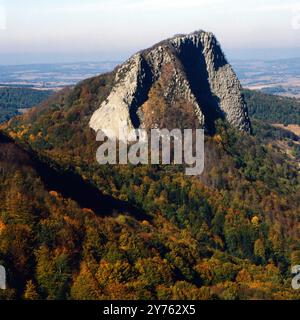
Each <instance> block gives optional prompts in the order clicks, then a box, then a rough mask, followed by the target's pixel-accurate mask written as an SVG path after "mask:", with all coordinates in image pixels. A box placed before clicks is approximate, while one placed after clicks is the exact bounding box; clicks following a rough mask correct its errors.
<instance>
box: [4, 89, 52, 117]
mask: <svg viewBox="0 0 300 320" xmlns="http://www.w3.org/2000/svg"><path fill="white" fill-rule="evenodd" d="M51 93H52V91H40V90H34V89H27V88H0V123H1V122H4V121H6V120H8V119H9V118H11V117H13V116H15V115H17V114H18V113H19V110H20V109H27V108H31V107H33V106H34V105H37V104H39V103H41V102H42V101H44V100H45V99H47V98H48V97H49V96H50V95H51Z"/></svg>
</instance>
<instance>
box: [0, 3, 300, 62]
mask: <svg viewBox="0 0 300 320" xmlns="http://www.w3.org/2000/svg"><path fill="white" fill-rule="evenodd" d="M199 29H203V30H206V31H210V32H213V33H214V34H215V35H216V37H217V39H218V40H219V42H220V43H221V45H222V47H223V50H224V52H225V54H226V56H227V57H228V59H229V60H236V59H242V60H243V59H245V60H247V59H253V60H255V59H265V60H273V59H285V58H293V57H300V47H299V46H300V3H299V1H298V0H287V1H285V2H284V3H283V2H282V1H279V0H264V1H262V0H260V1H259V0H252V1H250V0H245V1H243V2H240V1H237V0H227V1H224V0H185V1H184V2H182V1H179V0H98V1H96V0H86V1H82V0H81V1H80V0H72V1H71V0H60V1H58V0H52V1H37V0H28V1H26V2H25V1H19V0H10V1H8V0H0V43H1V53H0V64H1V65H5V64H10V65H17V64H34V63H68V62H70V63H74V62H79V61H80V62H87V61H95V62H98V61H123V60H125V59H126V58H128V57H129V56H131V55H132V54H133V53H135V52H136V51H138V50H141V49H143V48H147V47H149V46H151V45H153V44H154V43H156V42H159V41H161V40H163V39H165V38H168V37H171V36H173V35H174V34H178V33H189V32H192V31H194V30H199Z"/></svg>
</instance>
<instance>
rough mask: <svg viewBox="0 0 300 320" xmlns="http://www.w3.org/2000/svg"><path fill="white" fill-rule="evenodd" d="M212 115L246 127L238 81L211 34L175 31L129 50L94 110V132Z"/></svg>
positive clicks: (185, 122) (205, 122)
mask: <svg viewBox="0 0 300 320" xmlns="http://www.w3.org/2000/svg"><path fill="white" fill-rule="evenodd" d="M217 118H224V119H226V120H227V121H228V122H229V123H230V124H231V125H233V126H235V127H236V128H238V129H240V130H243V131H249V130H250V121H249V118H248V114H247V108H246V106H245V103H244V100H243V97H242V94H241V85H240V82H239V80H238V78H237V76H236V74H235V73H234V71H233V69H232V67H231V66H230V64H229V63H228V62H227V60H226V58H225V56H224V54H223V52H222V49H221V47H220V45H219V43H218V41H217V40H216V38H215V37H214V35H213V34H212V33H208V32H204V31H197V32H194V33H191V34H188V35H176V36H174V37H173V38H170V39H167V40H164V41H162V42H160V43H158V44H156V45H154V46H153V47H151V48H149V49H146V50H143V51H140V52H138V53H137V54H135V55H133V56H132V57H131V58H130V59H129V60H127V61H126V62H125V63H124V64H123V65H121V66H120V67H119V68H118V70H117V73H116V77H115V82H114V86H113V88H112V90H111V93H110V95H109V96H108V98H107V99H106V101H104V102H103V103H102V104H101V105H100V106H99V109H98V110H96V111H95V113H94V114H93V116H92V118H91V120H90V127H91V128H93V129H94V130H95V131H98V130H100V129H101V130H105V129H110V130H112V131H113V132H115V133H116V135H118V133H119V129H120V128H122V129H124V130H125V129H133V128H138V127H141V128H154V127H164V128H166V127H173V128H174V127H177V128H178V127H180V126H181V127H183V128H184V127H185V128H192V127H191V126H192V125H193V126H195V125H196V126H199V127H204V128H205V129H206V130H207V132H211V133H213V131H214V122H215V120H216V119H217Z"/></svg>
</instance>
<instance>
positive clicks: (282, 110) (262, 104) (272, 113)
mask: <svg viewBox="0 0 300 320" xmlns="http://www.w3.org/2000/svg"><path fill="white" fill-rule="evenodd" d="M244 98H245V101H246V103H247V106H248V111H249V116H250V117H253V118H255V119H258V120H263V121H267V122H268V123H282V124H285V125H288V124H298V125H300V100H299V99H296V98H288V97H281V96H275V95H271V94H265V93H261V92H259V91H252V90H244Z"/></svg>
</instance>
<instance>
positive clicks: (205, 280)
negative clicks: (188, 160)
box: [0, 74, 300, 299]
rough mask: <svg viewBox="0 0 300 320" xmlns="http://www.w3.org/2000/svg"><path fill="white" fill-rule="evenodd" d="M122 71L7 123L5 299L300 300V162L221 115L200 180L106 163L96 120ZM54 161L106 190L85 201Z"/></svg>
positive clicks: (1, 258)
mask: <svg viewBox="0 0 300 320" xmlns="http://www.w3.org/2000/svg"><path fill="white" fill-rule="evenodd" d="M112 79H113V74H107V75H103V76H100V77H96V78H93V79H89V80H86V81H84V82H82V83H80V84H79V85H77V86H76V88H75V89H73V90H70V89H68V90H66V91H64V92H62V93H59V94H58V95H57V96H56V97H53V98H51V101H50V102H49V103H47V104H45V105H44V106H43V107H40V108H38V109H35V110H32V111H30V112H29V113H28V114H25V115H23V116H22V117H17V118H14V119H12V120H11V121H10V122H9V123H8V124H5V125H3V126H2V130H3V132H4V133H5V134H6V135H8V136H9V137H10V139H12V140H9V139H5V138H4V137H2V144H1V150H5V152H1V156H0V168H2V174H1V176H0V179H1V183H0V186H1V190H0V197H1V201H0V262H1V263H2V264H4V265H6V266H9V267H8V270H9V274H10V277H9V287H10V289H11V290H10V291H9V292H7V293H6V295H5V296H3V298H15V297H23V298H26V299H33V298H42V299H253V298H257V299H299V298H300V297H299V292H297V291H294V290H292V289H291V274H290V269H291V266H292V265H295V264H300V241H299V239H300V238H299V218H300V203H299V199H300V191H299V175H298V172H297V168H296V166H294V164H293V163H291V162H290V161H289V159H288V157H287V156H285V155H283V154H282V153H280V152H278V151H277V150H276V149H274V148H273V147H272V146H270V145H269V144H267V143H266V144H264V141H265V140H264V139H263V138H262V137H260V136H259V133H258V132H257V131H256V132H255V135H254V136H251V135H248V134H246V133H240V132H238V131H237V130H235V129H233V128H231V127H229V126H228V124H227V123H226V122H223V121H218V122H217V123H216V130H217V131H216V134H215V135H213V136H207V137H206V155H205V172H204V174H203V175H202V176H200V177H192V178H191V177H186V176H185V175H184V170H183V168H181V167H177V166H99V164H98V163H97V162H96V159H95V154H96V150H97V147H98V144H97V142H96V141H95V135H94V133H93V132H92V131H91V130H90V129H89V127H88V122H89V119H90V117H91V114H92V113H93V112H94V111H95V110H96V108H98V106H99V105H100V103H101V102H102V101H103V100H104V99H106V97H107V94H108V93H109V91H110V88H111V84H112ZM16 143H17V144H18V145H20V147H18V146H17V145H16ZM20 148H21V149H20ZM22 149H23V150H22ZM24 150H26V151H24ZM28 152H29V154H28ZM39 162H42V163H43V164H44V165H45V166H46V167H43V170H41V167H40V165H38V163H39ZM47 168H52V169H53V168H54V169H55V170H56V171H57V172H58V173H60V174H61V175H62V176H63V177H65V178H64V179H65V180H68V179H71V180H70V181H72V183H70V184H72V185H73V188H75V189H76V187H77V186H78V190H82V191H84V190H85V188H88V189H87V190H89V188H90V187H91V188H93V190H94V188H96V189H97V190H98V192H99V194H101V197H102V199H103V200H101V201H99V203H98V206H96V207H95V206H94V203H93V202H91V203H90V204H91V206H88V205H87V204H85V205H84V207H83V204H82V203H81V201H80V199H79V198H78V195H76V194H74V193H73V192H71V191H70V190H69V191H70V192H68V190H66V189H65V190H61V188H60V187H59V184H55V183H54V182H53V180H51V181H49V179H48V178H47V177H49V174H47V172H48V169H47ZM74 175H75V176H76V177H79V178H76V179H75V180H73V178H72V177H74ZM50 176H52V175H50ZM74 181H75V182H74ZM83 186H85V187H83ZM106 196H109V197H112V199H111V200H110V201H109V202H110V203H111V204H112V208H109V207H107V202H106V201H105V200H104V199H107V198H105V197H106ZM103 197H104V198H103ZM113 199H114V200H113ZM117 204H118V205H117ZM15 277H17V278H15ZM16 279H17V280H18V281H16ZM1 294H2V295H3V293H1Z"/></svg>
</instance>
